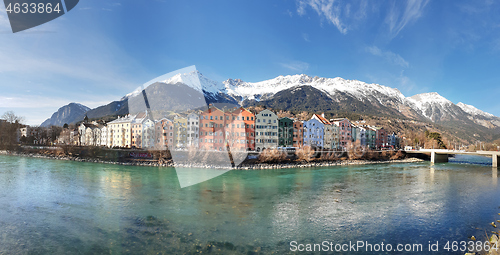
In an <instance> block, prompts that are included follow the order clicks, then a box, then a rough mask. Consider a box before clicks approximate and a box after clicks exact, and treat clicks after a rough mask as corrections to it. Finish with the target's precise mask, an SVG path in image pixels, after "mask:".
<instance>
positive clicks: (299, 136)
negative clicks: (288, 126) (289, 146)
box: [293, 120, 304, 148]
mask: <svg viewBox="0 0 500 255" xmlns="http://www.w3.org/2000/svg"><path fill="white" fill-rule="evenodd" d="M303 146H304V122H302V121H300V120H297V121H294V122H293V147H296V148H302V147H303Z"/></svg>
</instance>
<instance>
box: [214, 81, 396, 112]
mask: <svg viewBox="0 0 500 255" xmlns="http://www.w3.org/2000/svg"><path fill="white" fill-rule="evenodd" d="M223 83H224V85H225V86H226V90H227V92H228V93H229V94H230V95H232V96H240V97H242V99H241V100H242V101H243V100H245V99H255V100H259V99H260V98H269V97H271V96H273V95H274V94H276V93H278V92H279V91H282V90H285V89H290V88H292V87H295V86H302V85H309V86H312V87H314V88H316V89H319V90H322V91H324V92H326V93H328V94H329V95H330V96H334V95H335V94H336V93H337V92H343V93H346V94H349V95H350V96H353V97H355V98H357V99H358V100H361V101H364V100H368V101H372V100H377V101H379V102H380V103H382V104H384V105H385V102H384V99H383V98H381V97H380V95H384V96H386V97H389V98H392V99H396V100H397V101H399V102H400V103H403V102H404V100H405V96H404V95H403V94H402V93H401V92H400V91H399V90H398V89H394V88H389V87H386V86H382V85H378V84H368V83H365V82H361V81H357V80H345V79H342V78H340V77H337V78H321V77H317V76H316V77H311V76H308V75H305V74H297V75H287V76H278V77H276V78H274V79H270V80H266V81H261V82H256V83H250V82H244V81H242V80H239V79H237V80H233V79H229V80H226V81H224V82H223Z"/></svg>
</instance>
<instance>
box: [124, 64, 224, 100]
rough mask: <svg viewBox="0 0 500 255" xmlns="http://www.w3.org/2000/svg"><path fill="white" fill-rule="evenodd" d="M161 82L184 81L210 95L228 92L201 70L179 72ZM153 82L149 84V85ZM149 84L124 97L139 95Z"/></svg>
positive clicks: (174, 82) (173, 82)
mask: <svg viewBox="0 0 500 255" xmlns="http://www.w3.org/2000/svg"><path fill="white" fill-rule="evenodd" d="M159 82H161V83H166V84H177V83H182V84H185V85H187V86H189V87H191V88H193V89H195V90H197V91H199V92H201V93H205V94H209V95H210V96H216V95H217V94H219V93H227V92H226V88H225V87H224V85H223V84H222V83H220V82H216V81H213V80H211V79H208V78H207V77H205V76H203V75H202V74H201V73H200V72H199V71H197V70H195V71H191V72H187V73H178V74H176V75H174V76H172V77H170V78H168V79H166V80H163V81H159ZM149 85H151V84H148V86H149ZM148 86H145V87H139V88H137V89H136V90H134V91H133V92H132V93H129V94H127V95H125V96H124V98H130V97H134V96H137V95H139V94H140V93H142V90H143V89H146V88H147V87H148Z"/></svg>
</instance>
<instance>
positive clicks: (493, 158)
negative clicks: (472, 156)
mask: <svg viewBox="0 0 500 255" xmlns="http://www.w3.org/2000/svg"><path fill="white" fill-rule="evenodd" d="M498 156H499V155H495V154H493V155H491V163H492V166H493V167H495V168H498Z"/></svg>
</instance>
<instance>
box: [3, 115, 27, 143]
mask: <svg viewBox="0 0 500 255" xmlns="http://www.w3.org/2000/svg"><path fill="white" fill-rule="evenodd" d="M1 119H2V120H0V147H1V148H3V149H8V150H11V149H14V147H15V145H16V144H17V143H18V139H19V138H20V137H19V128H20V127H21V125H22V124H21V123H22V122H24V118H23V117H20V116H17V115H16V114H15V113H14V112H13V111H7V112H5V113H4V114H3V115H2V118H1Z"/></svg>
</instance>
